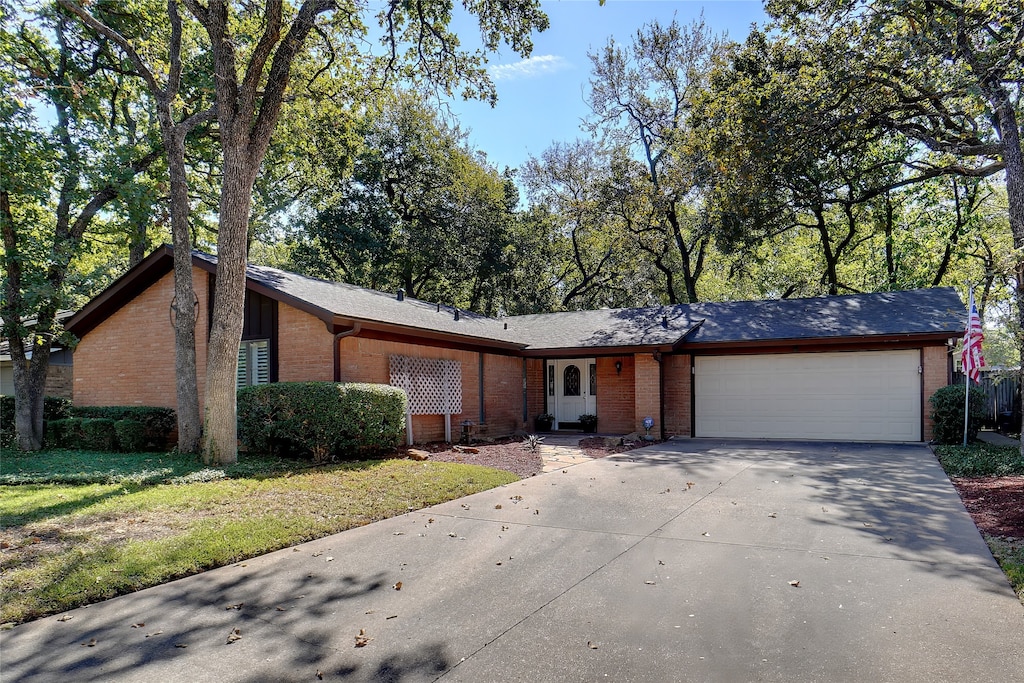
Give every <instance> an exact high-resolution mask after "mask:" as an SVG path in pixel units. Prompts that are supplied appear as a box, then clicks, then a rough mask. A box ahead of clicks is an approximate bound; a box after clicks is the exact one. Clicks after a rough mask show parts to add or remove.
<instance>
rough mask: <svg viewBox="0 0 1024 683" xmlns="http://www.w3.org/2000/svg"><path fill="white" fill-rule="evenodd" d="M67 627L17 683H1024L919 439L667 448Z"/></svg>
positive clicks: (420, 515) (982, 561)
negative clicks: (324, 682) (694, 682)
mask: <svg viewBox="0 0 1024 683" xmlns="http://www.w3.org/2000/svg"><path fill="white" fill-rule="evenodd" d="M399 582H401V586H400V590H399V589H398V588H399V586H398V583H399ZM66 616H68V617H71V618H70V619H69V620H66V621H61V618H62V617H50V618H46V619H42V620H39V621H37V622H33V623H30V624H25V625H22V626H19V627H17V628H15V629H14V630H12V631H9V632H6V633H3V634H0V653H2V655H0V656H2V665H0V666H2V668H0V676H2V678H3V680H4V681H58V680H59V681H122V680H126V681H171V682H173V681H182V682H184V681H189V682H191V681H217V682H223V681H316V680H319V676H322V680H327V681H330V680H335V681H337V680H345V681H428V680H438V679H440V680H443V681H592V680H608V681H689V680H720V681H755V680H756V681H967V680H970V681H1024V607H1022V605H1021V603H1020V602H1019V601H1018V600H1017V599H1016V597H1015V596H1014V595H1013V593H1012V591H1011V590H1010V587H1009V585H1008V583H1007V581H1006V579H1005V577H1004V576H1003V574H1002V572H1000V570H999V569H998V567H997V566H996V564H995V562H994V561H993V560H992V557H991V555H990V554H989V552H988V549H987V547H986V546H985V544H984V541H983V540H982V539H981V537H980V535H979V534H978V532H977V530H976V529H975V527H974V525H973V523H972V522H971V520H970V517H969V516H968V515H967V513H966V512H965V510H964V509H963V507H962V505H961V503H960V501H959V498H958V497H957V495H956V492H955V491H954V490H953V488H952V486H951V485H950V484H949V482H948V480H947V479H946V477H945V476H944V474H943V473H942V471H941V469H939V467H938V465H937V463H936V461H935V459H934V457H933V456H932V454H931V453H930V452H929V450H928V449H927V447H925V446H923V445H920V444H913V445H905V446H900V445H857V444H822V443H813V444H812V443H782V442H750V441H744V442H739V441H731V442H725V441H720V440H692V441H673V442H667V443H664V444H660V445H658V446H653V447H648V448H645V449H642V450H639V451H632V452H629V453H624V454H622V455H619V456H613V457H609V458H604V459H597V460H592V461H589V462H585V463H582V464H579V465H577V466H574V467H569V468H567V469H563V470H560V471H557V472H553V473H550V474H544V475H540V476H537V477H533V478H531V479H527V480H524V481H521V482H517V483H515V484H510V485H508V486H504V487H501V488H498V489H494V490H491V491H486V492H484V493H480V494H477V495H474V496H470V497H467V498H464V499H461V500H458V501H453V502H450V503H446V504H444V505H440V506H436V507H434V508H430V509H426V510H422V511H419V512H415V513H410V514H408V515H404V516H402V517H397V518H394V519H390V520H386V521H383V522H379V523H376V524H371V525H368V526H366V527H362V528H360V529H355V530H352V531H348V532H345V533H342V534H338V535H336V536H332V537H329V538H325V539H322V540H319V541H315V542H312V543H307V544H304V545H301V546H298V547H296V548H293V549H287V550H283V551H279V552H276V553H272V554H270V555H266V556H263V557H260V558H256V559H253V560H249V561H246V562H242V563H239V564H237V565H234V566H231V567H225V568H222V569H218V570H214V571H210V572H206V573H204V574H201V575H198V576H195V577H190V578H187V579H182V580H180V581H177V582H174V583H170V584H166V585H163V586H159V587H156V588H153V589H149V590H145V591H141V592H139V593H136V594H134V595H129V596H124V597H121V598H117V599H115V600H111V601H108V602H105V603H101V604H98V605H93V606H91V607H88V608H84V609H79V610H74V611H73V612H69V613H68V614H67V615H66ZM133 626H134V627H133ZM232 634H233V635H234V636H237V639H234V638H232V639H233V642H230V643H229V642H228V641H229V636H232ZM360 634H362V637H363V638H364V639H365V641H357V638H358V637H359V636H360ZM360 642H365V646H362V647H357V645H358V644H359V643H360Z"/></svg>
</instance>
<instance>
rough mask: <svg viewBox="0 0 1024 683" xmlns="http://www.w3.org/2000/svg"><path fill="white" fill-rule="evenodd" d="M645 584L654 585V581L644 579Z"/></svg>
mask: <svg viewBox="0 0 1024 683" xmlns="http://www.w3.org/2000/svg"><path fill="white" fill-rule="evenodd" d="M644 585H645V586H653V585H654V582H653V581H644Z"/></svg>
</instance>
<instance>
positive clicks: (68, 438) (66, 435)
mask: <svg viewBox="0 0 1024 683" xmlns="http://www.w3.org/2000/svg"><path fill="white" fill-rule="evenodd" d="M45 444H46V447H47V448H78V447H79V446H80V445H81V444H82V418H80V417H68V418H65V419H63V420H51V421H49V422H47V423H46V439H45Z"/></svg>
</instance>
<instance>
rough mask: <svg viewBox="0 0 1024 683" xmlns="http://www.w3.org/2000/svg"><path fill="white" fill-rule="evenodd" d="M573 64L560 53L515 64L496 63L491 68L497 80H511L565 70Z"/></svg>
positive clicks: (540, 56)
mask: <svg viewBox="0 0 1024 683" xmlns="http://www.w3.org/2000/svg"><path fill="white" fill-rule="evenodd" d="M571 66H572V64H570V63H569V62H568V61H566V60H565V59H564V58H562V57H559V56H558V55H538V56H536V57H530V58H529V59H524V60H522V61H519V62H516V63H515V64H495V65H493V66H491V67H490V68H489V71H490V72H491V78H493V79H494V80H496V81H511V80H515V79H519V78H536V77H537V76H542V75H544V74H553V73H556V72H558V71H564V70H565V69H568V68H570V67H571Z"/></svg>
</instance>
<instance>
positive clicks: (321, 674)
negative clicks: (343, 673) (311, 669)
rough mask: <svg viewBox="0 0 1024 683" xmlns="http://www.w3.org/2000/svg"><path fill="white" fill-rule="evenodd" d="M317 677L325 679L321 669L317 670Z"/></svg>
mask: <svg viewBox="0 0 1024 683" xmlns="http://www.w3.org/2000/svg"><path fill="white" fill-rule="evenodd" d="M316 677H317V678H319V679H320V680H321V681H322V680H324V674H323V672H322V671H320V669H317V670H316Z"/></svg>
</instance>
